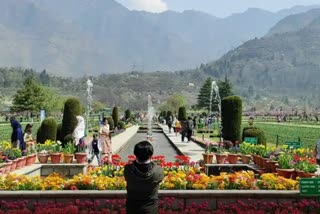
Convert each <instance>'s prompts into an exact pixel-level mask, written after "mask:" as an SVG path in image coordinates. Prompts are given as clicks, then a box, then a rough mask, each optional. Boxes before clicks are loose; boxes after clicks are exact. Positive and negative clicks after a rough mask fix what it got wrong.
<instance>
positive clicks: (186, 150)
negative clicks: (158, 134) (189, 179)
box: [160, 124, 204, 161]
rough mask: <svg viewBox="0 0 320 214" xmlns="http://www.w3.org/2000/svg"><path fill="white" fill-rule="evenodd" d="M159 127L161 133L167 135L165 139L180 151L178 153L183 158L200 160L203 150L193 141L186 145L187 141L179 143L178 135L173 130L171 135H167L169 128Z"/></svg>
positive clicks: (179, 136) (179, 137)
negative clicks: (182, 155) (183, 156)
mask: <svg viewBox="0 0 320 214" xmlns="http://www.w3.org/2000/svg"><path fill="white" fill-rule="evenodd" d="M160 127H161V128H162V129H163V133H164V134H165V135H167V137H168V138H169V139H170V140H171V142H172V143H173V144H174V145H175V146H176V147H177V148H178V149H179V150H180V152H181V153H183V154H184V155H185V156H188V157H190V158H191V161H199V160H201V159H202V153H203V152H204V149H203V148H202V147H201V146H199V145H198V144H197V143H195V142H193V141H190V142H189V143H186V141H187V139H185V142H184V143H183V142H181V135H180V134H178V136H176V134H175V133H174V132H173V130H171V133H169V128H168V126H166V125H161V124H160Z"/></svg>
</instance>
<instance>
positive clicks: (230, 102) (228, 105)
mask: <svg viewBox="0 0 320 214" xmlns="http://www.w3.org/2000/svg"><path fill="white" fill-rule="evenodd" d="M221 117H222V135H223V138H224V139H226V140H230V141H232V142H235V141H240V135H241V120H242V100H241V98H240V97H237V96H229V97H226V98H224V99H223V100H222V101H221Z"/></svg>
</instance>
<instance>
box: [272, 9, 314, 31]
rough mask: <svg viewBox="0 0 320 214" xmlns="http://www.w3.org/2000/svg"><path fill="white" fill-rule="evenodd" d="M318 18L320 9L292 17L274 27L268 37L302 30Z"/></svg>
mask: <svg viewBox="0 0 320 214" xmlns="http://www.w3.org/2000/svg"><path fill="white" fill-rule="evenodd" d="M318 17H320V9H313V10H310V11H307V12H304V13H299V14H295V15H290V16H288V17H286V18H284V19H282V20H281V21H279V22H278V23H277V24H276V25H275V26H274V27H272V28H271V29H270V31H269V33H268V35H267V36H272V35H274V34H281V33H288V32H292V31H298V30H301V29H302V28H304V27H306V26H307V25H309V24H310V23H311V22H312V21H313V20H314V19H316V18H318Z"/></svg>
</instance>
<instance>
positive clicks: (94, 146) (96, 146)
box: [88, 134, 102, 166]
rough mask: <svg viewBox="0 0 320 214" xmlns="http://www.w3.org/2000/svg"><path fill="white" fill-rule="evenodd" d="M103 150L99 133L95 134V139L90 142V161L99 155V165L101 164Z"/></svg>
mask: <svg viewBox="0 0 320 214" xmlns="http://www.w3.org/2000/svg"><path fill="white" fill-rule="evenodd" d="M101 151H102V148H101V142H100V141H99V138H98V134H93V139H92V141H91V143H90V144H89V155H91V157H90V158H89V160H88V162H89V163H91V162H92V161H93V159H94V157H95V156H96V157H97V161H98V165H99V166H100V165H101V158H100V152H101Z"/></svg>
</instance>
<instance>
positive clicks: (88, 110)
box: [86, 79, 93, 133]
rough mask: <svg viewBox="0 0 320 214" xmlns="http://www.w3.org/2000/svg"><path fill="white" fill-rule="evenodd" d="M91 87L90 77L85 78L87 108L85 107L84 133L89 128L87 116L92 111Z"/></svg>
mask: <svg viewBox="0 0 320 214" xmlns="http://www.w3.org/2000/svg"><path fill="white" fill-rule="evenodd" d="M92 89H93V83H92V81H91V80H90V79H88V80H87V108H86V133H88V129H89V117H90V112H91V111H92V102H93V98H92Z"/></svg>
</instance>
